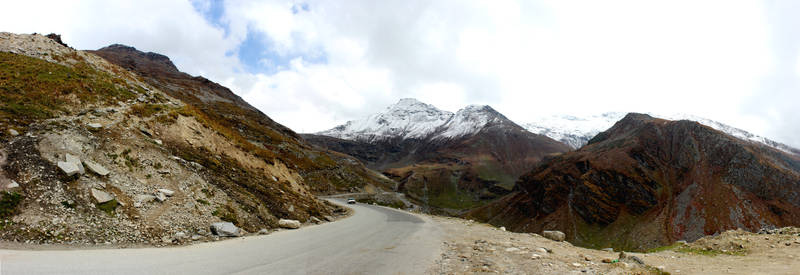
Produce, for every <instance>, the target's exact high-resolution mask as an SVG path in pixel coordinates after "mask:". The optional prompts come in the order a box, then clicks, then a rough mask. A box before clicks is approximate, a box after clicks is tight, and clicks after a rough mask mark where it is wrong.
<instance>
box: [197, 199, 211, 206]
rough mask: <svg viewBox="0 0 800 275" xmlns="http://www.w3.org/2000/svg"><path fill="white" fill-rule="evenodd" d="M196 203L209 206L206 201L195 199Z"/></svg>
mask: <svg viewBox="0 0 800 275" xmlns="http://www.w3.org/2000/svg"><path fill="white" fill-rule="evenodd" d="M197 202H199V203H200V204H202V205H209V204H210V203H209V202H208V201H207V200H204V199H197Z"/></svg>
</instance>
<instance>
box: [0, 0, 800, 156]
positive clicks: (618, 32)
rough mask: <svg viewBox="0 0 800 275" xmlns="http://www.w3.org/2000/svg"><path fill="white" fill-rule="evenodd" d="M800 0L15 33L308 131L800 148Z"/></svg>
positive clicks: (276, 8) (251, 19)
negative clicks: (468, 117) (395, 128)
mask: <svg viewBox="0 0 800 275" xmlns="http://www.w3.org/2000/svg"><path fill="white" fill-rule="evenodd" d="M787 3H790V2H769V3H767V4H764V3H763V2H751V1H741V2H739V1H733V2H732V1H700V2H698V1H670V2H664V3H654V2H649V1H647V2H642V1H633V0H630V1H627V0H618V1H603V2H597V1H547V0H545V1H455V0H453V1H450V0H442V1H414V0H412V1H368V0H354V1H346V2H341V1H319V0H309V1H258V2H255V1H224V2H219V1H205V0H195V1H193V2H182V1H151V0H148V1H131V2H123V1H110V2H109V1H85V2H64V3H61V2H53V3H50V2H46V3H45V2H29V1H17V2H14V3H13V4H11V5H8V6H9V7H7V8H8V9H9V10H14V11H19V12H13V13H9V14H8V16H6V17H3V18H0V27H2V28H3V30H6V31H14V32H34V31H35V32H60V33H62V34H63V35H64V38H65V40H66V42H67V43H69V44H71V45H73V46H75V47H77V48H83V49H94V48H98V47H101V46H105V45H107V44H111V43H124V44H129V45H132V46H135V47H137V48H140V49H142V50H147V51H154V52H159V53H163V54H166V55H168V56H170V57H171V58H172V59H173V61H174V62H175V63H176V65H178V66H179V68H180V69H181V70H184V71H187V72H189V73H192V74H202V75H205V76H207V77H208V78H210V79H212V80H215V81H217V82H221V83H222V84H223V85H226V86H228V87H230V88H232V90H234V92H236V93H238V94H239V95H241V96H242V97H243V98H245V99H246V100H248V101H249V102H251V103H252V104H253V105H254V106H256V107H258V108H260V109H261V110H262V111H264V112H265V113H266V114H268V115H270V116H271V117H272V118H273V119H275V120H276V121H278V122H281V123H284V124H286V125H287V126H289V127H290V128H293V129H295V130H297V131H300V132H310V131H319V130H324V129H327V128H331V127H333V126H335V125H337V124H340V123H343V122H345V121H347V120H350V119H355V118H358V117H361V116H365V115H367V114H369V113H372V112H376V111H379V110H381V109H383V108H384V107H385V106H386V105H388V104H391V103H394V102H395V101H397V99H399V98H402V97H417V98H419V99H421V100H423V101H426V102H428V103H431V104H434V105H437V106H439V107H441V108H443V109H447V110H450V111H455V110H457V109H458V108H460V107H462V106H465V105H467V104H490V105H492V106H493V107H495V109H497V110H499V111H500V112H503V113H504V114H506V115H507V116H508V117H509V118H511V119H513V120H516V121H518V122H521V123H523V122H525V121H527V120H529V119H530V118H531V117H534V116H539V115H544V114H552V113H566V114H576V115H581V114H591V113H599V112H605V111H640V112H654V113H676V112H682V113H691V114H696V115H700V116H704V117H708V118H711V119H715V120H718V121H721V122H724V123H727V124H730V125H733V126H737V127H740V128H743V129H746V130H749V131H753V132H755V133H757V134H766V135H767V136H770V137H774V138H776V139H778V140H780V141H784V142H788V143H790V144H792V145H794V146H798V147H800V138H798V137H797V135H796V134H795V133H798V132H799V131H798V130H800V129H798V128H797V126H795V125H800V124H799V123H797V122H800V118H798V117H797V114H798V112H795V111H794V110H793V108H794V106H793V105H794V104H793V102H800V93H798V92H796V91H797V88H798V84H797V80H798V74H797V72H798V67H800V65H798V64H800V57H798V54H797V53H798V41H797V39H795V37H800V35H798V33H797V32H796V31H794V28H793V27H794V26H796V25H797V23H800V22H795V21H796V20H795V19H794V17H792V16H791V15H792V14H796V12H797V11H798V10H800V8H798V7H796V5H794V4H787ZM42 7H45V8H42Z"/></svg>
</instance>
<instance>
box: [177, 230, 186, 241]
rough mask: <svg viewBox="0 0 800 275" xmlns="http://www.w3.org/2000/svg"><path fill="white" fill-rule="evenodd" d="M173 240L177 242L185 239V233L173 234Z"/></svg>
mask: <svg viewBox="0 0 800 275" xmlns="http://www.w3.org/2000/svg"><path fill="white" fill-rule="evenodd" d="M175 238H176V239H179V240H181V239H185V238H186V233H183V231H181V232H178V233H175Z"/></svg>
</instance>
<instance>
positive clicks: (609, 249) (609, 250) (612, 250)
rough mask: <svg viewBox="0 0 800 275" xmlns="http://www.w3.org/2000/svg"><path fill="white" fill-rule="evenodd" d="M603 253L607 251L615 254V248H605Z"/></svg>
mask: <svg viewBox="0 0 800 275" xmlns="http://www.w3.org/2000/svg"><path fill="white" fill-rule="evenodd" d="M603 251H605V252H612V253H613V252H614V249H613V248H610V247H608V248H603Z"/></svg>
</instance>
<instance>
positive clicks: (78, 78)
mask: <svg viewBox="0 0 800 275" xmlns="http://www.w3.org/2000/svg"><path fill="white" fill-rule="evenodd" d="M129 90H130V87H129V85H128V84H127V82H125V80H123V79H121V78H118V77H115V76H112V75H111V74H108V73H106V72H102V71H98V70H96V69H94V68H92V67H91V66H90V65H89V64H87V63H86V62H85V61H81V62H78V63H77V64H75V65H73V66H71V67H68V66H64V65H60V64H56V63H50V62H47V61H44V60H41V59H38V58H33V57H28V56H24V55H18V54H13V53H8V52H0V120H2V121H6V122H9V123H10V122H12V121H13V122H14V124H15V125H17V126H26V125H27V124H30V123H31V122H33V121H36V120H40V119H47V118H52V117H55V116H57V114H58V113H59V112H68V111H70V110H73V109H74V108H71V107H74V106H70V105H75V106H85V105H86V104H91V103H96V102H103V103H114V102H117V101H125V100H128V99H132V98H134V96H135V95H134V94H133V93H131V92H130V91H129Z"/></svg>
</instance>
